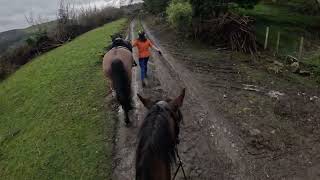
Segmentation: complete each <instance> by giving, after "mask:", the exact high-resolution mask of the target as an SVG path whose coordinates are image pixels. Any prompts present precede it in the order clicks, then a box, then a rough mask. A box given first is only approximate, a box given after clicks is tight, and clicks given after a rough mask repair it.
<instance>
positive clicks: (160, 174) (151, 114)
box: [136, 89, 185, 180]
mask: <svg viewBox="0 0 320 180" xmlns="http://www.w3.org/2000/svg"><path fill="white" fill-rule="evenodd" d="M138 97H139V99H140V100H141V102H142V103H143V104H144V106H145V107H146V108H147V109H148V114H147V116H146V118H145V120H144V122H143V123H142V126H141V128H140V131H139V135H138V147H137V152H136V153H137V154H136V179H137V180H147V179H148V180H170V179H171V165H172V163H173V162H175V161H176V159H175V158H176V157H175V147H176V145H177V143H178V136H179V126H180V122H181V121H182V119H183V117H182V114H181V112H180V107H181V106H182V104H183V100H184V97H185V89H183V91H182V92H181V94H180V95H179V96H178V97H177V98H175V99H173V100H171V99H167V100H161V101H152V100H150V99H147V98H144V97H142V96H141V95H139V94H138Z"/></svg>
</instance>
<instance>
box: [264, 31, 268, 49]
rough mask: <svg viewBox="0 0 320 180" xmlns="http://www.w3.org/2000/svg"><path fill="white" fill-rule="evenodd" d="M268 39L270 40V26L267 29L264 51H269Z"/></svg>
mask: <svg viewBox="0 0 320 180" xmlns="http://www.w3.org/2000/svg"><path fill="white" fill-rule="evenodd" d="M268 38H269V26H268V27H267V29H266V39H265V41H264V49H267V47H268Z"/></svg>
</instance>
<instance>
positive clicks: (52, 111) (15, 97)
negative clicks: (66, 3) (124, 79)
mask: <svg viewBox="0 0 320 180" xmlns="http://www.w3.org/2000/svg"><path fill="white" fill-rule="evenodd" d="M125 23H126V20H125V19H122V20H118V21H115V22H112V23H110V24H107V25H105V26H104V27H101V28H98V29H95V30H93V31H90V32H88V33H86V34H84V35H82V36H80V37H78V38H76V39H75V40H74V41H72V42H70V43H68V44H66V45H64V46H62V47H60V48H57V49H55V50H53V51H51V52H49V53H46V54H44V55H42V56H40V57H38V58H36V59H34V60H33V61H32V62H30V63H28V64H27V65H25V66H23V67H22V68H21V69H20V70H18V71H17V72H16V73H15V74H13V75H12V76H11V77H9V78H8V79H7V80H5V81H3V82H2V83H1V84H0V102H1V103H0V119H1V120H0V179H110V173H111V150H112V144H111V139H112V138H111V136H112V134H113V128H114V127H113V124H114V121H113V118H114V113H113V112H112V111H111V109H107V108H106V107H105V100H104V99H105V97H106V95H107V91H108V90H107V89H108V82H107V81H106V80H105V79H104V76H103V74H102V69H101V59H100V57H99V55H98V54H99V53H100V52H101V50H102V49H103V47H104V46H105V45H106V43H107V40H108V41H109V40H110V39H109V37H110V36H109V35H110V34H112V33H115V32H119V30H120V29H121V28H123V27H124V25H125Z"/></svg>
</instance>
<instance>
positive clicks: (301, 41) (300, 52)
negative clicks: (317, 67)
mask: <svg viewBox="0 0 320 180" xmlns="http://www.w3.org/2000/svg"><path fill="white" fill-rule="evenodd" d="M303 42H304V37H303V36H302V37H301V40H300V47H299V60H301V58H302V51H303Z"/></svg>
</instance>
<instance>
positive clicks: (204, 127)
mask: <svg viewBox="0 0 320 180" xmlns="http://www.w3.org/2000/svg"><path fill="white" fill-rule="evenodd" d="M135 25H136V21H133V22H132V23H131V37H134V29H135ZM144 28H145V30H146V32H147V34H148V36H149V37H150V38H151V39H152V40H153V41H154V43H156V44H158V40H157V39H155V38H154V37H153V36H152V34H150V32H149V30H148V28H147V27H146V26H144ZM158 46H160V45H159V44H158ZM160 47H161V46H160ZM161 48H162V50H163V57H160V56H158V55H157V54H156V53H153V54H152V58H151V62H150V67H151V68H150V72H149V79H148V81H147V82H148V84H147V87H146V88H144V89H142V88H141V84H140V78H139V72H138V71H139V70H138V68H136V69H135V70H134V75H133V77H134V78H133V79H134V82H133V89H134V92H135V94H136V92H139V93H142V94H143V95H144V96H147V97H152V98H154V99H159V98H164V97H168V96H169V97H173V96H176V95H177V94H178V93H179V91H180V90H181V89H182V88H183V87H186V88H187V95H186V100H185V103H184V106H183V108H182V112H183V115H184V124H183V125H182V127H181V128H182V129H181V134H180V138H181V143H180V145H179V150H180V153H181V157H182V160H183V162H184V167H185V170H186V173H187V176H188V177H189V178H190V179H237V178H240V179H241V176H242V175H241V174H242V172H241V167H242V165H241V164H239V162H241V161H240V157H239V156H238V155H237V150H236V147H235V144H234V142H233V141H231V140H230V137H229V135H230V134H231V133H230V132H229V131H228V129H227V128H225V127H226V126H225V125H223V122H222V121H223V120H222V119H221V118H219V117H217V116H216V114H215V113H214V112H213V111H212V110H210V109H209V107H208V102H207V101H206V100H205V97H203V96H201V94H202V93H201V89H202V88H201V85H200V84H198V83H197V82H196V81H195V80H194V79H193V78H192V77H190V75H189V74H190V73H189V72H188V71H187V69H185V68H184V67H183V66H179V64H178V63H175V60H174V59H173V58H172V57H171V56H170V55H169V54H168V53H167V52H166V50H165V49H164V48H163V47H161ZM177 72H179V73H177ZM134 101H135V104H136V110H135V112H134V114H133V118H132V120H134V126H133V127H131V128H125V127H124V125H123V121H122V120H120V121H119V125H118V131H117V134H116V140H115V153H114V163H113V167H114V175H113V179H121V180H122V179H133V177H134V175H135V174H134V173H135V172H134V161H135V146H136V135H137V132H138V127H139V125H140V123H141V121H142V120H143V118H144V114H145V109H144V108H143V107H142V106H141V104H140V103H139V102H138V101H137V97H136V96H135V97H134ZM120 114H121V113H120ZM178 176H179V177H178V178H180V179H181V178H182V177H181V174H178Z"/></svg>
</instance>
